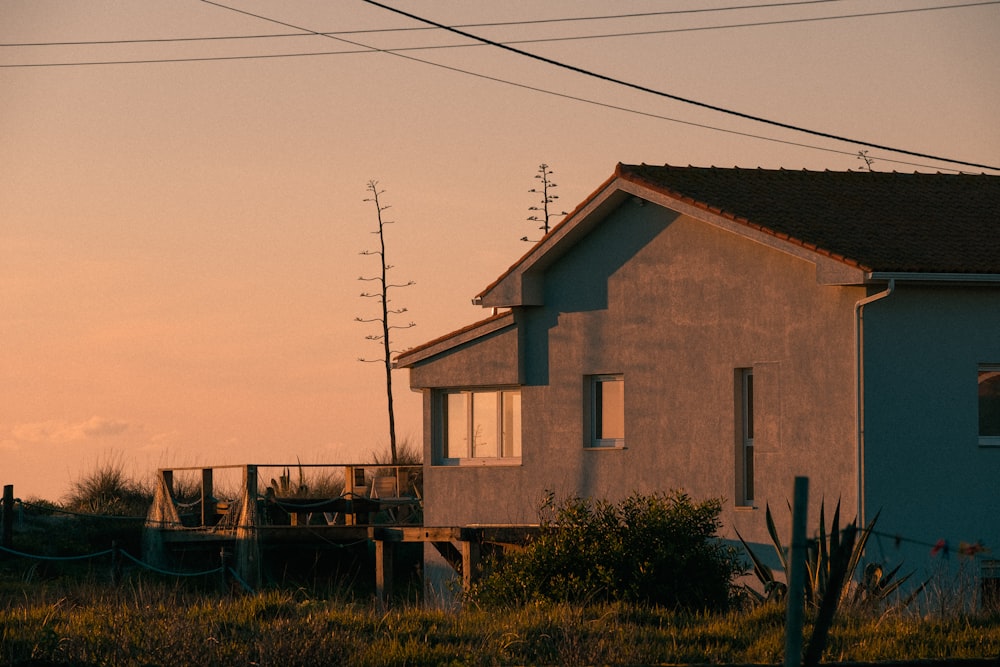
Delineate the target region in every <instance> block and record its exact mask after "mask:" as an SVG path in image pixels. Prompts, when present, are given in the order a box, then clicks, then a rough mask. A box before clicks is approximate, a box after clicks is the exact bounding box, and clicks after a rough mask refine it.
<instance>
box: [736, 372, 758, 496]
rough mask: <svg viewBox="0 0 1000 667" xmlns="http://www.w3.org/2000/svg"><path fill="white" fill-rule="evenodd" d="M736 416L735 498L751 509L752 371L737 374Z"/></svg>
mask: <svg viewBox="0 0 1000 667" xmlns="http://www.w3.org/2000/svg"><path fill="white" fill-rule="evenodd" d="M737 383H738V386H737V390H738V391H737V396H738V397H739V398H738V404H737V406H736V407H737V414H738V415H739V420H738V423H739V437H738V438H737V453H736V461H737V464H736V484H737V488H736V497H737V498H738V499H739V504H740V505H744V506H748V507H752V506H753V496H754V479H753V369H750V368H741V369H740V370H739V372H738V373H737Z"/></svg>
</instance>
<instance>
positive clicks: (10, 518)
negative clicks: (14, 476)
mask: <svg viewBox="0 0 1000 667" xmlns="http://www.w3.org/2000/svg"><path fill="white" fill-rule="evenodd" d="M0 543H2V546H3V547H5V548H7V549H12V548H13V547H14V485H13V484H6V485H4V487H3V529H2V531H0Z"/></svg>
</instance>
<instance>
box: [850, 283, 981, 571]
mask: <svg viewBox="0 0 1000 667" xmlns="http://www.w3.org/2000/svg"><path fill="white" fill-rule="evenodd" d="M863 335H864V347H863V350H864V359H865V373H864V414H865V435H864V460H865V475H864V488H865V497H866V498H865V503H866V514H867V515H868V516H869V518H870V517H872V516H874V515H875V513H876V512H879V511H881V514H880V516H879V519H878V524H877V526H876V529H877V530H878V531H879V532H880V533H883V536H882V537H881V538H880V539H879V540H877V541H876V545H875V546H876V550H877V554H872V555H873V556H874V555H881V556H882V557H884V558H885V559H886V560H887V561H888V562H890V563H898V562H900V561H905V563H904V567H903V570H904V571H909V570H918V571H920V570H924V569H926V570H929V571H933V570H935V569H937V568H938V567H939V566H941V565H942V564H943V563H942V561H943V554H940V555H939V556H938V557H936V558H932V557H931V556H930V547H929V545H933V544H935V543H937V542H938V540H946V541H947V542H948V544H949V545H950V548H951V549H952V554H951V561H952V563H957V562H960V561H961V558H959V557H956V556H955V553H954V550H956V549H957V548H958V546H959V544H960V542H962V541H965V542H969V543H973V542H975V541H977V540H982V541H983V543H984V544H985V545H986V546H989V547H992V549H993V554H992V555H991V556H990V557H992V558H996V557H997V555H996V550H997V547H998V545H1000V520H998V518H997V517H1000V491H998V489H1000V486H998V481H997V480H998V479H1000V448H996V447H980V446H979V444H978V432H979V421H978V391H977V380H976V374H977V367H978V365H979V364H981V363H1000V287H967V288H958V287H944V286H941V287H926V286H925V287H916V286H912V285H907V284H906V283H902V284H899V285H898V286H897V288H896V290H895V292H894V293H893V294H892V295H891V296H889V297H888V298H886V299H883V300H880V301H878V302H876V303H873V304H871V305H869V306H868V307H866V309H865V312H864V325H863ZM887 536H894V537H887ZM895 536H898V537H900V538H901V539H900V540H899V541H898V543H897V540H896V539H895ZM966 562H967V563H971V561H966Z"/></svg>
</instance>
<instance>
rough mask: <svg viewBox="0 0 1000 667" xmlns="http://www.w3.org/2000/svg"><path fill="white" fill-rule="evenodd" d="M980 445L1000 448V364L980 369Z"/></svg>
mask: <svg viewBox="0 0 1000 667" xmlns="http://www.w3.org/2000/svg"><path fill="white" fill-rule="evenodd" d="M979 444H980V445H989V446H993V447H1000V364H990V365H981V366H980V367H979Z"/></svg>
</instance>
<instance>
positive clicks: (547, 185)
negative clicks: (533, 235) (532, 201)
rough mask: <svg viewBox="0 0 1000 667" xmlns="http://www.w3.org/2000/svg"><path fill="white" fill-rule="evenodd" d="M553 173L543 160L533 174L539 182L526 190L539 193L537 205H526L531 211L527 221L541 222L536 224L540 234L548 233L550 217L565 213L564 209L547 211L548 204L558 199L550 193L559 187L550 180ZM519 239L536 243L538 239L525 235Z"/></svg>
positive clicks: (560, 215)
mask: <svg viewBox="0 0 1000 667" xmlns="http://www.w3.org/2000/svg"><path fill="white" fill-rule="evenodd" d="M553 173H554V172H553V171H552V170H551V169H549V165H547V164H545V163H544V162H543V163H542V164H540V165H538V173H537V174H535V178H537V179H538V180H540V181H541V184H540V186H539V187H537V188H531V189H530V190H528V192H531V193H534V194H537V195H541V197H540V200H539V205H538V206H529V207H528V210H529V211H533V213H532V214H531V215H530V216H528V221H529V222H536V223H538V222H540V223H541V224H540V225H539V226H538V229H539V230H540V231H541V232H542V236H545V235H546V234H548V233H549V230H550V229H551V228H552V223H551V219H552V218H554V217H556V216H558V217H562V216H564V215H566V211H561V212H559V213H555V212H552V211H549V205H550V204H554V203H555V201H556V200H557V199H559V195H557V194H553V193H552V190H554V189H555V188H557V187H559V186H558V185H557V184H556V183H554V182H553V181H552V174H553ZM521 240H522V241H529V242H531V243H536V242H537V241H538V239H529V238H528V237H527V236H522V237H521Z"/></svg>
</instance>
